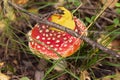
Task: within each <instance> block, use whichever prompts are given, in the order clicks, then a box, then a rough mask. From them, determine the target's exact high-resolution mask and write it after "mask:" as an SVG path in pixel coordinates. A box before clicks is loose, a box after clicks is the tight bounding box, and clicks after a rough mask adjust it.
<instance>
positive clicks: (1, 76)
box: [0, 73, 10, 80]
mask: <svg viewBox="0 0 120 80" xmlns="http://www.w3.org/2000/svg"><path fill="white" fill-rule="evenodd" d="M0 80H10V77H9V76H7V75H5V74H3V73H0Z"/></svg>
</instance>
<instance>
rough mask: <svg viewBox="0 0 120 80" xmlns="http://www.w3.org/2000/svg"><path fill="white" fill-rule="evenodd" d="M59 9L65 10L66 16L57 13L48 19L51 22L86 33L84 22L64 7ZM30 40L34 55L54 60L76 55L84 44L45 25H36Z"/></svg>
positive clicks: (30, 34) (30, 33)
mask: <svg viewBox="0 0 120 80" xmlns="http://www.w3.org/2000/svg"><path fill="white" fill-rule="evenodd" d="M59 9H61V10H63V11H64V14H57V13H55V14H53V15H51V16H50V17H49V18H48V20H49V21H51V22H55V23H57V24H60V25H62V26H65V27H67V28H70V29H72V30H74V31H75V32H77V33H79V34H82V33H83V32H84V31H85V29H86V27H85V25H84V23H83V22H82V21H80V20H79V19H77V18H76V17H73V16H72V14H71V13H70V12H69V11H68V10H67V9H65V8H64V7H59ZM29 39H30V41H29V47H30V49H31V51H32V52H33V53H34V54H36V55H40V56H42V57H43V58H46V59H53V60H56V59H59V58H61V57H64V58H65V57H68V56H70V55H72V54H74V53H75V52H76V51H77V50H78V49H79V47H80V45H81V43H82V40H80V39H79V38H76V37H74V36H72V35H70V34H68V33H67V32H64V31H61V30H58V29H55V28H53V27H51V26H49V25H45V24H36V25H35V26H34V27H33V29H32V30H31V31H30V32H29Z"/></svg>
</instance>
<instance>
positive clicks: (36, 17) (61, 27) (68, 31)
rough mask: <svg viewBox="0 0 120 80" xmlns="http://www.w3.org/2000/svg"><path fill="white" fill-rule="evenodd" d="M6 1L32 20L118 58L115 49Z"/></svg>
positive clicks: (119, 56)
mask: <svg viewBox="0 0 120 80" xmlns="http://www.w3.org/2000/svg"><path fill="white" fill-rule="evenodd" d="M8 3H9V4H10V5H11V6H12V7H14V8H15V9H17V10H20V11H22V12H24V13H26V14H27V15H29V16H30V17H31V18H32V19H33V20H35V21H36V22H37V23H43V24H46V25H50V26H53V27H54V28H57V29H60V30H62V31H65V32H67V33H69V34H71V35H72V36H75V37H77V38H80V39H82V40H84V41H85V42H87V43H89V44H90V45H92V46H94V47H97V48H99V49H101V50H102V51H104V52H105V53H107V54H110V55H112V56H114V57H117V58H119V59H120V55H119V54H117V52H115V51H113V50H111V49H108V48H106V47H104V46H102V45H100V44H98V43H97V42H95V41H93V40H91V39H90V38H88V37H86V36H81V35H80V34H78V33H76V32H75V31H73V30H71V29H69V28H66V27H64V26H61V25H59V24H56V23H53V22H49V21H48V20H44V19H42V18H41V17H39V16H37V15H34V14H32V13H29V12H27V11H26V10H25V9H23V8H21V7H20V6H18V5H16V4H14V3H12V2H10V1H8ZM80 36H81V37H80Z"/></svg>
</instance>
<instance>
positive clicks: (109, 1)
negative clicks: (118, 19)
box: [100, 0, 118, 8]
mask: <svg viewBox="0 0 120 80" xmlns="http://www.w3.org/2000/svg"><path fill="white" fill-rule="evenodd" d="M100 1H101V2H102V4H104V5H105V6H108V7H109V8H114V7H115V4H116V3H117V2H118V0H100Z"/></svg>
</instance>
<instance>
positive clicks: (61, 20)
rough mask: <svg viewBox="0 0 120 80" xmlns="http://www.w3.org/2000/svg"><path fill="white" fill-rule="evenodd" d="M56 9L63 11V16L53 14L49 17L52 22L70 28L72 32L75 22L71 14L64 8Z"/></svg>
mask: <svg viewBox="0 0 120 80" xmlns="http://www.w3.org/2000/svg"><path fill="white" fill-rule="evenodd" d="M58 9H61V10H63V11H64V14H53V15H52V16H51V18H52V22H55V23H57V24H60V25H62V26H65V27H67V28H70V29H72V30H74V29H75V22H74V20H73V15H72V14H71V12H70V11H69V10H67V9H65V8H64V7H59V8H58Z"/></svg>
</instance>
